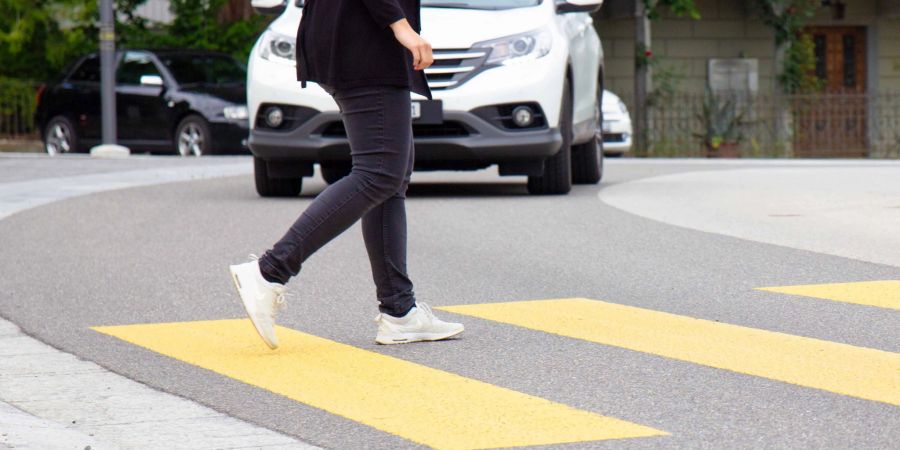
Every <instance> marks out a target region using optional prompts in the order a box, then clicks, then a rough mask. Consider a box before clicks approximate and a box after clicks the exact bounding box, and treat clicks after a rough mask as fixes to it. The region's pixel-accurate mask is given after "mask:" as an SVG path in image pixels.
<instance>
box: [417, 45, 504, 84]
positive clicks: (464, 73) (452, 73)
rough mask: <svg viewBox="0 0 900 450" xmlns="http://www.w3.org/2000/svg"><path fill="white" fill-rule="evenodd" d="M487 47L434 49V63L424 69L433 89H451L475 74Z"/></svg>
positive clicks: (484, 57) (482, 64)
mask: <svg viewBox="0 0 900 450" xmlns="http://www.w3.org/2000/svg"><path fill="white" fill-rule="evenodd" d="M488 53H490V50H489V49H477V48H472V49H461V50H454V49H442V50H435V51H434V64H432V65H431V67H429V68H427V69H425V74H426V75H427V77H428V87H429V88H431V90H433V91H439V90H444V89H453V88H455V87H457V86H459V85H461V84H463V83H465V82H466V81H468V80H469V79H470V78H472V77H473V76H475V74H477V73H478V72H479V71H480V70H481V69H482V68H483V67H484V62H485V60H487V57H488Z"/></svg>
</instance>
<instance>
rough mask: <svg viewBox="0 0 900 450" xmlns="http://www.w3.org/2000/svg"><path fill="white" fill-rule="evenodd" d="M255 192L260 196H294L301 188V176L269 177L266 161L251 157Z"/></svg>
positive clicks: (298, 193)
mask: <svg viewBox="0 0 900 450" xmlns="http://www.w3.org/2000/svg"><path fill="white" fill-rule="evenodd" d="M253 174H254V176H255V178H256V192H257V193H258V194H259V195H260V196H261V197H296V196H298V195H300V191H302V190H303V178H301V177H296V178H270V177H269V166H268V164H267V163H266V161H265V160H264V159H262V158H258V157H256V156H254V157H253Z"/></svg>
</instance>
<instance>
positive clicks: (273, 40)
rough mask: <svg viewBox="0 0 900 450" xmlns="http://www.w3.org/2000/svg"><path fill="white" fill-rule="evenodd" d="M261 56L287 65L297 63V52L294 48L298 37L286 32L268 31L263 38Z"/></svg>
mask: <svg viewBox="0 0 900 450" xmlns="http://www.w3.org/2000/svg"><path fill="white" fill-rule="evenodd" d="M261 41H262V42H261V44H260V45H261V46H262V48H261V49H260V52H259V56H260V57H261V58H262V59H265V60H267V61H272V62H278V63H282V64H285V65H291V66H293V65H295V64H297V53H296V51H295V49H294V43H295V42H296V39H295V38H293V37H291V36H288V35H286V34H281V33H276V32H274V31H268V32H266V34H265V35H264V36H263V37H262V39H261Z"/></svg>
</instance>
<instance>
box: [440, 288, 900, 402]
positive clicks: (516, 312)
mask: <svg viewBox="0 0 900 450" xmlns="http://www.w3.org/2000/svg"><path fill="white" fill-rule="evenodd" d="M440 309H442V310H444V311H449V312H454V313H458V314H464V315H468V316H473V317H480V318H482V319H487V320H492V321H496V322H501V323H507V324H511V325H517V326H520V327H525V328H530V329H533V330H539V331H544V332H547V333H554V334H558V335H562V336H567V337H571V338H575V339H582V340H585V341H590V342H596V343H599V344H605V345H611V346H615V347H622V348H626V349H630V350H634V351H638V352H643V353H649V354H653V355H659V356H663V357H666V358H672V359H677V360H681V361H688V362H692V363H696V364H702V365H705V366H710V367H715V368H719V369H727V370H731V371H734V372H738V373H744V374H749V375H755V376H758V377H763V378H769V379H772V380H778V381H783V382H787V383H792V384H796V385H800V386H806V387H811V388H815V389H822V390H825V391H829V392H835V393H838V394H843V395H849V396H853V397H858V398H863V399H867V400H874V401H877V402H884V403H888V404H892V405H897V406H900V354H897V353H891V352H887V351H882V350H876V349H871V348H864V347H854V346H852V345H847V344H841V343H836V342H829V341H823V340H818V339H812V338H807V337H801V336H793V335H789V334H784V333H776V332H772V331H766V330H759V329H755V328H748V327H742V326H737V325H730V324H725V323H719V322H714V321H710V320H702V319H696V318H692V317H686V316H679V315H675V314H669V313H664V312H659V311H652V310H648V309H642V308H635V307H631V306H625V305H617V304H613V303H607V302H601V301H597V300H590V299H584V298H573V299H559V300H537V301H523V302H510V303H491V304H481V305H461V306H449V307H442V308H440Z"/></svg>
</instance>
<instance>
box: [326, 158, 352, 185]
mask: <svg viewBox="0 0 900 450" xmlns="http://www.w3.org/2000/svg"><path fill="white" fill-rule="evenodd" d="M320 166H321V167H322V178H324V179H325V182H326V183H328V184H334V183H337V182H338V181H340V180H341V178H344V177H346V176H347V175H350V170H351V169H352V168H353V166H352V165H351V164H350V163H346V162H323V163H321V164H320Z"/></svg>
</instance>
